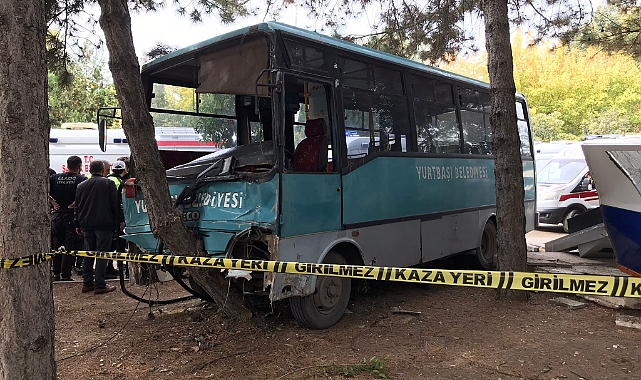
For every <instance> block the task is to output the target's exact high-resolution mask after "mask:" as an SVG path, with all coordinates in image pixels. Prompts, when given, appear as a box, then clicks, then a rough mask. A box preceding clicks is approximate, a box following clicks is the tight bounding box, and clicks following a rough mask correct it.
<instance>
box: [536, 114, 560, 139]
mask: <svg viewBox="0 0 641 380" xmlns="http://www.w3.org/2000/svg"><path fill="white" fill-rule="evenodd" d="M530 122H531V124H532V131H533V133H534V139H535V140H540V141H553V140H566V139H568V136H567V134H564V133H563V125H564V124H565V122H564V121H563V120H561V114H560V113H559V112H558V111H555V112H552V113H549V114H547V113H532V117H531V119H530Z"/></svg>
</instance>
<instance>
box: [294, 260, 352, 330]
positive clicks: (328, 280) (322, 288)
mask: <svg viewBox="0 0 641 380" xmlns="http://www.w3.org/2000/svg"><path fill="white" fill-rule="evenodd" d="M323 263H325V264H347V261H346V260H345V258H344V257H343V256H342V255H341V254H339V253H338V252H336V251H330V252H329V253H328V254H327V256H325V260H323ZM351 290H352V281H351V279H349V278H341V277H329V276H318V277H317V279H316V290H315V291H314V294H311V295H309V296H305V297H290V298H289V306H290V308H291V310H292V313H293V314H294V318H296V320H297V321H298V322H299V323H300V324H302V325H304V326H307V327H309V328H312V329H319V330H321V329H326V328H328V327H331V326H333V325H335V324H336V322H338V321H339V320H340V319H341V317H342V316H343V313H344V312H345V309H347V304H348V303H349V296H350V293H351Z"/></svg>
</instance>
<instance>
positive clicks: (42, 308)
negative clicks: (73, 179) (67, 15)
mask: <svg viewBox="0 0 641 380" xmlns="http://www.w3.org/2000/svg"><path fill="white" fill-rule="evenodd" d="M45 28H46V23H45V15H44V2H42V1H24V0H0V30H1V31H2V32H0V209H1V210H2V212H0V258H16V257H20V256H24V255H29V254H35V253H41V252H48V251H49V250H50V249H51V247H50V246H49V244H50V243H49V233H50V227H49V223H50V221H49V220H50V219H49V202H48V193H49V181H48V176H49V174H48V173H49V167H48V166H49V165H48V162H49V117H48V108H47V67H46V62H45V30H46V29H45ZM53 310H54V309H53V296H52V287H51V274H50V273H49V265H48V264H40V265H37V266H32V267H27V268H17V269H0V379H11V380H14V379H45V380H46V379H55V378H56V362H55V356H54V337H55V336H54V319H53Z"/></svg>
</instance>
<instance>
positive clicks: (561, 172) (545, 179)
mask: <svg viewBox="0 0 641 380" xmlns="http://www.w3.org/2000/svg"><path fill="white" fill-rule="evenodd" d="M586 165H587V164H586V163H585V160H581V159H565V160H562V159H557V160H552V161H550V162H548V164H547V165H545V166H544V167H543V169H541V171H540V172H539V173H537V181H538V182H539V183H552V184H561V183H568V182H570V181H572V180H573V179H575V178H576V176H578V175H579V174H581V171H582V170H583V169H585V167H586Z"/></svg>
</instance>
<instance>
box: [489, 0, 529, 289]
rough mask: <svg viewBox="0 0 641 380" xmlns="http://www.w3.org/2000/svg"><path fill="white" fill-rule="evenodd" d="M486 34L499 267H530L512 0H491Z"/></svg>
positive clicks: (516, 268)
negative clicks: (510, 12) (510, 15)
mask: <svg viewBox="0 0 641 380" xmlns="http://www.w3.org/2000/svg"><path fill="white" fill-rule="evenodd" d="M483 14H484V16H485V39H486V49H487V60H488V72H489V74H490V86H491V98H492V115H491V116H490V122H491V124H492V134H493V140H494V141H493V146H494V156H495V167H494V175H495V177H496V215H497V224H498V226H497V229H498V258H497V260H498V269H499V270H507V271H525V270H527V246H526V243H525V207H524V190H523V163H522V162H521V152H520V146H521V143H520V139H519V134H518V129H517V123H516V108H515V104H516V97H515V93H516V86H515V85H514V70H513V61H512V46H511V44H510V25H509V19H508V8H507V0H485V1H484V2H483ZM499 297H501V298H510V299H518V300H527V297H528V294H527V292H516V291H499Z"/></svg>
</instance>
